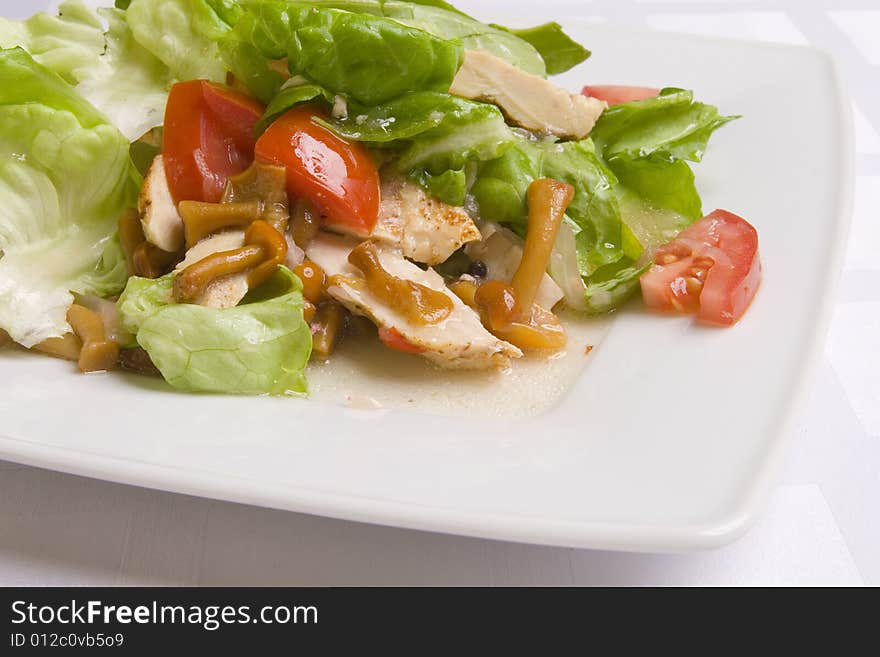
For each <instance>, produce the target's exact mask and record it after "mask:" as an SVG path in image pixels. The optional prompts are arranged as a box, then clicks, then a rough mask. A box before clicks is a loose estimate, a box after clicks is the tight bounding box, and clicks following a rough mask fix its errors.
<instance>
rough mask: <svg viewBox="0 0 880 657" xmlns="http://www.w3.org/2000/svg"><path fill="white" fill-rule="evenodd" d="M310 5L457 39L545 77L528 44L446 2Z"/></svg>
mask: <svg viewBox="0 0 880 657" xmlns="http://www.w3.org/2000/svg"><path fill="white" fill-rule="evenodd" d="M313 4H316V5H319V6H324V7H335V8H338V9H345V10H347V11H351V12H357V13H363V14H373V15H376V16H384V17H386V18H393V19H394V20H396V21H398V22H400V23H403V24H404V25H409V26H410V27H414V28H417V29H419V30H424V31H425V32H429V33H430V34H433V35H434V36H436V37H439V38H441V39H447V40H456V41H458V42H460V43H461V45H462V46H463V47H464V49H465V50H486V51H488V52H490V53H492V54H493V55H497V56H498V57H501V58H502V59H506V60H507V61H509V62H510V63H511V64H513V65H514V66H518V67H519V68H521V69H523V70H524V71H528V72H529V73H534V74H535V75H540V76H545V75H546V74H547V67H546V66H545V64H544V60H543V59H542V57H541V54H540V53H539V52H538V50H536V49H535V47H534V46H533V45H532V44H531V43H529V42H528V41H526V40H524V39H522V38H520V37H519V36H517V35H516V34H514V33H512V32H511V31H508V30H505V29H501V28H499V27H497V26H493V25H486V24H485V23H481V22H480V21H478V20H475V19H473V18H471V17H470V16H467V15H466V14H463V13H462V12H460V11H458V10H456V9H455V8H454V7H452V6H451V5H449V4H448V3H446V2H440V1H436V0H434V1H429V2H403V1H400V0H313ZM447 88H448V87H447ZM444 91H445V90H444Z"/></svg>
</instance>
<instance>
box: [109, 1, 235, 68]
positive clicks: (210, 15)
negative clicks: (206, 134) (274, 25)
mask: <svg viewBox="0 0 880 657" xmlns="http://www.w3.org/2000/svg"><path fill="white" fill-rule="evenodd" d="M240 15H241V7H239V6H238V4H237V3H230V2H218V1H217V0H132V1H131V2H130V3H129V5H128V9H126V11H125V17H126V20H127V21H128V25H129V27H130V28H131V31H132V34H134V38H135V40H136V41H137V42H138V43H139V44H140V45H141V46H143V47H144V48H146V49H147V50H149V51H150V52H151V53H153V55H155V56H156V57H157V58H158V59H159V60H160V61H161V62H162V63H163V64H165V66H167V67H168V69H169V70H170V71H171V74H172V75H173V76H174V77H175V78H177V79H179V80H196V79H207V80H214V81H215V82H224V81H225V80H226V66H225V65H224V63H223V59H222V57H221V56H220V47H219V41H220V39H221V38H223V37H224V36H226V35H227V34H228V33H229V32H230V30H231V29H232V28H231V25H230V24H229V23H227V22H226V21H225V20H224V18H226V19H227V20H233V19H234V18H237V17H238V16H240Z"/></svg>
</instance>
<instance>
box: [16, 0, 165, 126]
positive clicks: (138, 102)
mask: <svg viewBox="0 0 880 657" xmlns="http://www.w3.org/2000/svg"><path fill="white" fill-rule="evenodd" d="M15 46H20V47H22V48H24V49H25V50H27V51H28V52H29V53H30V54H31V56H32V57H33V58H34V59H35V60H36V61H37V62H38V63H40V64H42V65H43V66H45V67H46V68H48V69H50V70H52V71H54V72H56V73H58V74H59V75H60V76H61V77H62V78H64V80H65V81H66V82H68V83H70V84H72V85H75V86H76V90H77V91H78V92H79V93H80V95H82V96H83V97H84V98H85V99H86V100H88V101H89V102H90V103H92V105H94V106H95V107H96V108H98V109H99V110H100V111H102V112H103V113H104V114H105V115H106V116H107V117H108V118H109V119H110V121H111V123H113V124H114V125H115V126H116V127H117V128H119V130H120V131H121V132H122V133H123V134H124V135H125V136H126V137H128V138H129V140H130V141H134V140H135V139H137V138H139V137H140V136H141V135H143V134H144V133H145V132H147V131H148V130H150V129H151V128H154V127H156V126H159V125H162V121H163V118H164V117H163V115H164V111H165V101H166V99H167V97H168V89H169V88H170V86H171V82H172V80H171V77H170V75H169V72H168V69H167V68H166V67H165V66H164V65H163V64H162V62H160V61H159V60H158V59H156V58H155V57H153V55H152V54H150V52H149V51H147V50H146V49H144V48H142V47H141V46H140V45H139V44H138V43H137V42H136V41H135V40H134V38H133V36H132V33H131V30H129V28H128V24H127V23H126V20H125V13H124V12H123V11H121V10H119V9H108V8H101V9H98V10H96V11H95V10H92V9H91V8H89V7H87V6H86V5H85V4H83V3H82V2H79V1H78V0H75V1H68V2H64V3H62V4H61V6H60V7H59V14H58V15H49V14H46V13H39V14H35V15H34V16H32V17H31V18H29V19H27V20H24V21H9V20H6V19H4V18H0V47H4V48H10V47H15Z"/></svg>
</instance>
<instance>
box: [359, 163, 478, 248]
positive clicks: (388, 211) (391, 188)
mask: <svg viewBox="0 0 880 657" xmlns="http://www.w3.org/2000/svg"><path fill="white" fill-rule="evenodd" d="M372 237H373V238H374V239H376V240H379V241H381V242H386V243H388V244H391V245H395V246H398V247H399V248H400V249H401V251H403V255H404V256H405V257H407V258H409V259H410V260H415V261H416V262H423V263H425V264H426V265H438V264H440V263H441V262H446V260H448V259H449V256H451V255H452V254H453V253H455V252H456V251H457V250H458V249H459V248H461V246H462V245H464V244H467V243H468V242H474V241H476V240H479V239H481V235H480V231H479V230H478V229H477V226H476V224H475V223H474V221H473V219H471V218H470V215H468V213H467V212H465V210H464V208H458V207H455V206H453V205H449V204H448V203H444V202H442V201H439V200H437V199H435V198H432V197H431V196H429V195H428V194H427V193H426V192H425V190H424V189H422V187H421V186H420V185H418V184H416V183H414V182H412V181H410V180H407V179H406V178H403V177H399V176H395V177H392V178H388V179H387V180H384V181H383V182H382V203H381V205H380V206H379V220H378V221H377V223H376V227H375V228H374V229H373V234H372Z"/></svg>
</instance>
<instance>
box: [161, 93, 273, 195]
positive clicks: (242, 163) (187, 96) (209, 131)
mask: <svg viewBox="0 0 880 657" xmlns="http://www.w3.org/2000/svg"><path fill="white" fill-rule="evenodd" d="M264 111H265V108H264V107H263V106H262V105H261V104H260V103H259V102H258V101H256V100H254V99H253V98H251V97H250V96H247V95H245V94H243V93H240V92H238V91H233V90H232V89H229V88H228V87H224V86H222V85H219V84H214V83H213V82H207V81H205V80H191V81H189V82H178V83H177V84H175V85H174V86H173V87H171V93H170V94H169V96H168V105H167V106H166V108H165V133H164V137H163V143H162V154H163V159H164V161H165V175H166V177H167V178H168V186H169V188H170V190H171V196H172V197H173V198H174V201H175V202H176V203H180V202H181V201H207V202H209V203H216V202H218V201H219V200H220V197H221V196H222V195H223V190H224V189H225V188H226V180H227V178H229V176H233V175H235V174H237V173H241V172H242V171H244V170H245V169H246V168H248V167H249V166H250V164H251V162H253V160H254V144H255V143H256V139H255V137H254V124H255V123H256V122H257V120H258V119H259V118H260V117H261V116H262V115H263V112H264Z"/></svg>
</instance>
